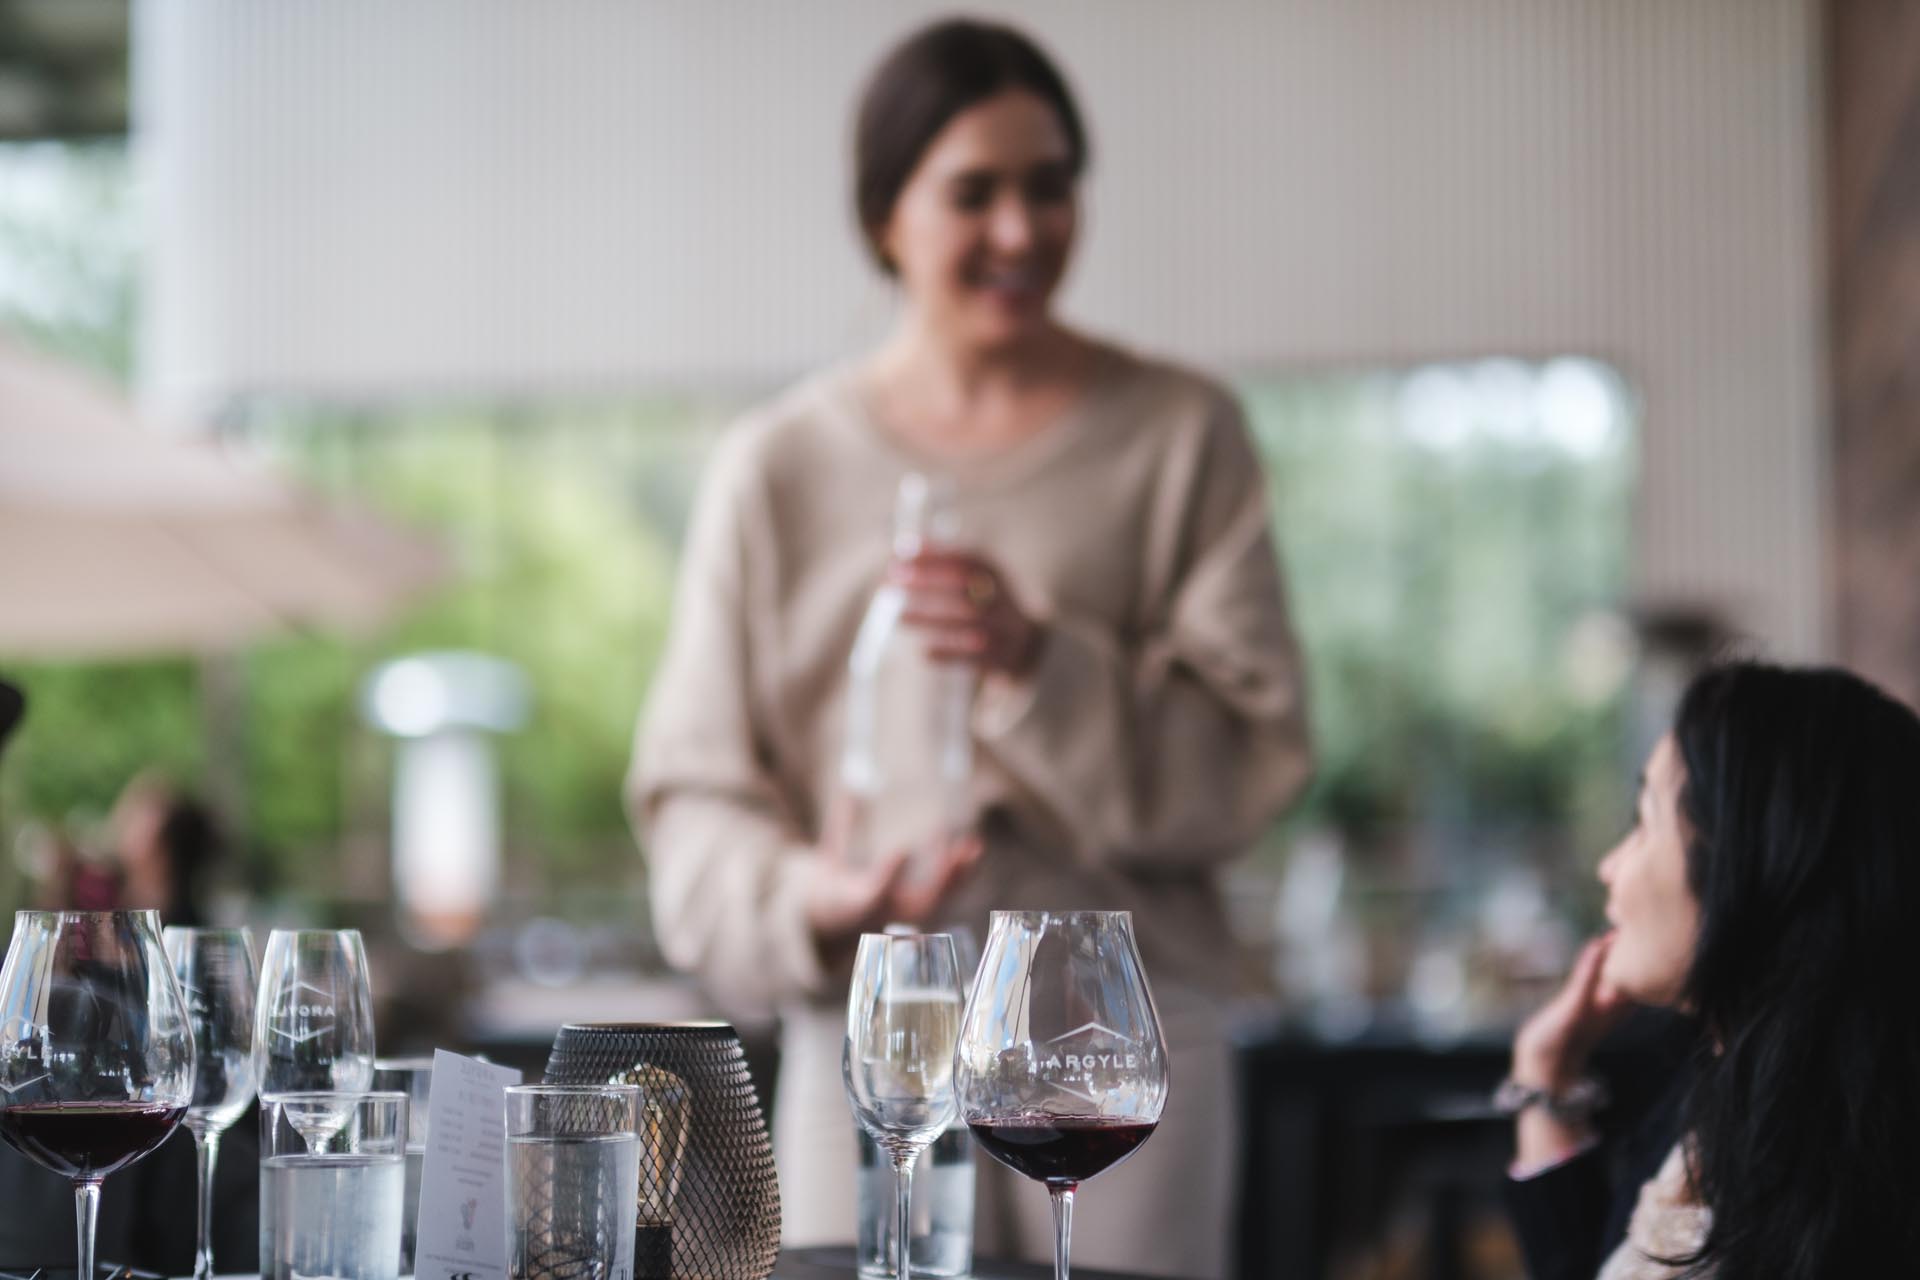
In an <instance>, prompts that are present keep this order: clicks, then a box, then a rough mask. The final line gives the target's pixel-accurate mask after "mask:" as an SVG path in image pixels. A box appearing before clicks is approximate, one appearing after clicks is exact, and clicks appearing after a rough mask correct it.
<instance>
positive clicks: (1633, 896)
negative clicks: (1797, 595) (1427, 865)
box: [1502, 663, 1920, 1280]
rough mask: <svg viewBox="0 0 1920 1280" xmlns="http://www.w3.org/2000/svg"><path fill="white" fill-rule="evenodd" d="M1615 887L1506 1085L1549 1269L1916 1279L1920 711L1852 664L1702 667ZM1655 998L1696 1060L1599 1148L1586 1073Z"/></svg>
mask: <svg viewBox="0 0 1920 1280" xmlns="http://www.w3.org/2000/svg"><path fill="white" fill-rule="evenodd" d="M1600 879H1601V881H1602V882H1603V883H1604V884H1605V885H1606V887H1607V918H1608V920H1609V922H1610V923H1611V924H1612V926H1613V928H1612V931H1611V932H1609V933H1607V934H1605V935H1604V936H1602V937H1600V938H1598V939H1596V940H1595V941H1593V942H1592V943H1590V944H1589V945H1588V946H1587V948H1586V949H1585V950H1584V951H1583V952H1582V953H1581V956H1580V958H1579V960H1578V961H1577V963H1576V965H1575V968H1574V971H1573V974H1572V976H1571V977H1570V978H1569V979H1568V980H1567V983H1566V985H1565V987H1564V988H1563V989H1562V990H1561V992H1560V993H1559V995H1557V996H1556V997H1555V998H1554V999H1553V1000H1552V1001H1550V1002H1549V1003H1548V1004H1547V1005H1546V1006H1545V1007H1543V1008H1542V1009H1541V1010H1540V1011H1539V1012H1538V1013H1537V1014H1535V1015H1534V1016H1533V1018H1532V1019H1530V1020H1529V1021H1528V1022H1527V1023H1526V1024H1525V1025H1524V1026H1523V1027H1522V1028H1521V1030H1520V1032H1519V1033H1518V1035H1517V1036H1516V1037H1515V1041H1514V1049H1513V1075H1512V1079H1511V1081H1510V1082H1509V1083H1508V1084H1506V1085H1503V1086H1502V1092H1503V1093H1505V1094H1508V1095H1509V1097H1508V1102H1509V1105H1512V1106H1518V1107H1519V1108H1520V1109H1519V1115H1518V1120H1517V1136H1518V1152H1517V1156H1516V1160H1515V1164H1514V1167H1513V1170H1512V1177H1511V1178H1510V1179H1509V1182H1508V1185H1507V1198H1508V1201H1509V1205H1510V1208H1511V1209H1512V1212H1513V1216H1514V1222H1515V1226H1516V1228H1517V1229H1518V1232H1519V1235H1520V1239H1521V1244H1522V1247H1523V1251H1524V1253H1525V1255H1526V1258H1527V1262H1528V1267H1529V1273H1530V1274H1531V1275H1532V1276H1533V1277H1534V1280H1575V1278H1578V1280H1592V1277H1594V1276H1596V1275H1598V1276H1600V1277H1602V1280H1654V1278H1665V1277H1671V1276H1679V1275H1683V1274H1684V1275H1701V1276H1722V1277H1727V1278H1728V1280H1732V1278H1733V1277H1740V1280H1750V1278H1752V1277H1778V1278H1780V1280H1813V1277H1821V1276H1829V1277H1830V1276H1867V1275H1888V1274H1894V1273H1896V1272H1897V1273H1899V1274H1910V1273H1911V1271H1912V1269H1913V1266H1914V1260H1915V1259H1916V1258H1920V1213H1917V1212H1916V1211H1915V1206H1916V1205H1920V1163H1916V1161H1915V1159H1914V1152H1915V1150H1916V1149H1920V1088H1916V1081H1920V991H1917V990H1916V988H1915V985H1914V983H1913V972H1914V968H1913V944H1912V932H1913V921H1914V920H1915V918H1916V917H1920V718H1916V716H1915V715H1914V713H1913V712H1912V710H1910V709H1909V708H1907V707H1905V706H1903V705H1901V704H1900V703H1898V702H1896V701H1894V700H1893V699H1891V698H1889V697H1888V696H1886V695H1885V694H1884V693H1882V692H1881V691H1879V690H1878V689H1876V688H1874V687H1873V686H1871V685H1869V684H1867V683H1866V682H1865V681H1863V680H1861V679H1859V678H1858V677H1856V676H1853V675H1850V674H1848V673H1846V672H1843V671H1836V670H1790V669H1782V668H1779V667H1771V666H1761V665H1757V664H1751V663H1740V664H1734V665H1729V666H1724V667H1720V668H1717V669H1712V670H1709V671H1708V672H1707V673H1705V674H1704V675H1702V676H1700V677H1699V678H1697V679H1696V680H1695V681H1694V682H1693V683H1692V684H1691V685H1690V686H1689V687H1688V689H1687V691H1686V693H1685V695H1684V697H1683V698H1682V700H1681V703H1680V708H1679V711H1678V714H1677V716H1676V718H1675V721H1674V726H1673V729H1672V731H1671V732H1669V733H1668V734H1667V735H1666V736H1664V737H1663V738H1661V740H1660V741H1659V743H1658V744H1657V745H1656V746H1655V747H1654V749H1653V753H1652V756H1651V757H1650V758H1649V760H1648V763H1647V767H1646V772H1645V775H1644V777H1643V779H1642V784H1641V790H1640V796H1639V801H1638V807H1637V811H1636V815H1635V821H1634V825H1633V828H1632V830H1631V831H1630V832H1629V833H1628V834H1627V836H1626V837H1625V839H1623V840H1622V841H1621V842H1620V844H1619V845H1618V846H1616V847H1615V848H1614V849H1613V851H1612V852H1610V853H1609V854H1608V855H1607V857H1606V859H1605V860H1604V861H1603V862H1602V863H1601V864H1600ZM1636 1005H1639V1006H1657V1007H1664V1008H1669V1009H1676V1010H1679V1011H1680V1012H1681V1013H1683V1014H1684V1015H1685V1016H1686V1017H1687V1019H1688V1020H1689V1021H1690V1023H1691V1025H1692V1031H1693V1053H1692V1056H1691V1059H1690V1061H1689V1064H1688V1066H1687V1067H1686V1068H1685V1069H1684V1070H1683V1071H1682V1072H1681V1074H1680V1075H1679V1077H1678V1078H1676V1079H1675V1080H1674V1082H1673V1085H1672V1087H1671V1088H1670V1089H1669V1091H1668V1092H1667V1094H1666V1096H1665V1097H1664V1098H1663V1099H1662V1100H1661V1101H1660V1102H1659V1103H1657V1104H1656V1105H1655V1106H1653V1107H1652V1108H1651V1109H1650V1110H1649V1111H1648V1113H1647V1114H1646V1115H1645V1116H1644V1117H1642V1118H1641V1119H1640V1120H1639V1122H1638V1124H1637V1125H1636V1126H1633V1127H1630V1128H1625V1129H1622V1130H1620V1131H1618V1132H1615V1133H1612V1134H1609V1135H1607V1137H1606V1139H1605V1140H1602V1138H1601V1136H1600V1134H1599V1131H1598V1130H1597V1129H1596V1128H1595V1127H1594V1125H1593V1124H1592V1123H1591V1120H1590V1117H1589V1115H1588V1112H1589V1110H1590V1105H1589V1104H1590V1103H1591V1101H1592V1097H1593V1088H1592V1083H1591V1082H1590V1081H1587V1080H1585V1072H1586V1067H1587V1062H1588V1060H1589V1056H1590V1054H1591V1053H1592V1051H1593V1049H1594V1047H1595V1045H1596V1044H1597V1043H1598V1041H1599V1040H1600V1039H1601V1038H1602V1037H1603V1036H1604V1035H1605V1033H1606V1032H1607V1031H1608V1030H1610V1029H1611V1028H1612V1027H1613V1026H1614V1024H1615V1023H1617V1022H1618V1021H1619V1020H1620V1018H1621V1017H1622V1016H1623V1014H1624V1013H1625V1012H1626V1011H1627V1010H1628V1009H1629V1008H1631V1007H1633V1006H1636Z"/></svg>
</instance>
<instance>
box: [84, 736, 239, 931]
mask: <svg viewBox="0 0 1920 1280" xmlns="http://www.w3.org/2000/svg"><path fill="white" fill-rule="evenodd" d="M107 826H108V838H109V840H110V841H111V842H112V847H113V854H114V858H115V860H116V861H117V862H118V864H119V870H120V893H119V902H120V905H122V906H126V907H139V908H150V909H152V910H155V911H158V912H159V913H160V920H161V922H162V923H163V924H177V925H185V926H187V927H190V928H198V927H202V926H205V925H207V924H209V923H211V921H210V919H209V917H208V911H207V905H208V904H207V899H208V894H209V890H210V888H211V885H212V881H213V876H214V873H215V872H216V871H218V869H219V866H220V863H221V861H222V860H223V857H224V854H225V849H226V845H225V841H224V839H223V838H222V836H221V833H220V828H219V826H218V825H217V824H216V823H215V821H214V818H213V813H212V811H210V810H209V809H208V808H207V806H206V805H205V804H203V803H201V802H200V801H199V800H198V799H196V798H195V797H193V796H192V795H189V794H188V793H186V792H185V791H183V790H181V789H180V788H179V787H176V786H175V785H174V784H172V783H171V782H168V781H166V780H165V779H163V778H161V777H160V776H159V775H158V774H154V773H142V774H139V775H138V776H136V777H135V778H134V779H133V780H132V781H131V782H129V783H128V784H127V785H126V787H125V788H124V789H123V790H122V791H121V792H120V797H119V799H118V800H116V801H115V802H114V806H113V813H112V814H111V815H110V816H109V818H108V822H107Z"/></svg>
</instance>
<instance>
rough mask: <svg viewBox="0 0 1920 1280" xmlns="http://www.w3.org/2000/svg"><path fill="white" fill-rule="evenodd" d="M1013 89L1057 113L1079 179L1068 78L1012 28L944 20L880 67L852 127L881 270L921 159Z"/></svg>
mask: <svg viewBox="0 0 1920 1280" xmlns="http://www.w3.org/2000/svg"><path fill="white" fill-rule="evenodd" d="M1007 89H1024V90H1026V91H1027V92H1029V93H1031V94H1034V95H1035V96H1036V97H1038V98H1040V99H1041V100H1042V101H1044V102H1045V103H1046V104H1047V105H1048V106H1050V107H1052V108H1053V111H1054V114H1055V115H1057V116H1058V117H1059V118H1060V128H1061V131H1062V132H1063V133H1065V134H1066V137H1067V150H1068V160H1069V162H1070V163H1071V165H1072V170H1073V176H1074V177H1076V178H1077V177H1079V176H1080V174H1081V172H1082V171H1083V170H1084V169H1085V168H1086V164H1087V135H1086V129H1085V127H1084V126H1083V125H1082V124H1081V122H1080V111H1079V108H1077V107H1076V106H1075V105H1074V102H1073V93H1072V92H1071V91H1070V90H1069V89H1068V88H1067V81H1066V77H1065V76H1063V75H1061V74H1060V69H1059V68H1058V67H1056V66H1055V65H1054V64H1053V62H1052V60H1051V59H1049V58H1048V57H1047V55H1046V54H1045V53H1043V52H1042V51H1041V49H1040V46H1038V45H1036V44H1035V43H1034V42H1033V41H1031V40H1029V39H1028V38H1027V37H1026V36H1024V35H1022V34H1020V33H1019V32H1018V31H1016V30H1014V29H1013V28H1012V27H1007V26H1001V25H999V24H997V23H991V22H979V21H975V20H973V19H970V18H948V19H946V20H944V21H941V22H936V23H934V24H932V25H931V26H927V27H922V28H921V29H920V30H919V31H916V32H915V33H914V34H912V35H910V36H908V37H907V38H906V39H905V40H904V41H902V42H901V43H900V44H899V45H898V46H896V47H895V48H894V50H893V52H891V53H889V54H888V55H887V56H886V58H885V59H884V60H883V61H882V62H881V63H880V65H879V66H878V67H877V68H875V70H874V73H873V77H872V78H871V79H870V80H868V81H867V87H866V89H865V91H864V92H863V93H862V94H861V95H860V110H859V114H858V115H857V117H856V118H855V121H854V136H853V172H854V180H853V203H854V210H855V213H856V214H857V215H858V217H859V220H860V230H861V233H862V234H863V235H864V236H865V237H866V242H867V248H868V249H869V250H870V251H871V252H872V254H873V257H874V260H875V261H876V262H877V263H879V265H880V269H881V270H883V271H885V272H887V273H888V274H892V272H893V264H892V263H891V262H889V261H888V260H887V255H886V251H885V250H884V249H882V248H881V247H880V235H881V232H882V231H883V230H884V228H885V227H886V225H887V221H888V219H890V218H891V217H892V216H893V206H894V202H895V201H896V200H898V199H899V198H900V189H901V188H902V187H904V186H906V185H907V179H908V178H910V177H912V176H913V171H914V169H915V168H917V167H918V166H919V164H920V157H921V156H922V155H924V154H925V153H926V150H927V147H928V146H929V145H930V144H931V143H932V142H933V140H934V138H935V137H936V136H937V135H938V134H939V132H940V131H941V130H942V129H944V128H946V126H947V122H948V121H950V120H952V119H953V118H954V117H955V116H957V115H959V114H960V113H961V112H962V111H965V110H966V109H967V108H968V107H971V106H974V105H975V104H976V103H981V102H985V101H986V100H987V99H988V98H991V97H993V96H994V95H996V94H998V93H1000V92H1002V91H1004V90H1007Z"/></svg>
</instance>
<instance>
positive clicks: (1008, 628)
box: [888, 548, 1045, 679]
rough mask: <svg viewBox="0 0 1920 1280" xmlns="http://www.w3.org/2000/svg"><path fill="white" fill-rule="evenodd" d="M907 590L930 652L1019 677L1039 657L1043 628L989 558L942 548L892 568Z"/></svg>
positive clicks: (912, 620) (909, 619)
mask: <svg viewBox="0 0 1920 1280" xmlns="http://www.w3.org/2000/svg"><path fill="white" fill-rule="evenodd" d="M888 573H889V575H890V576H891V577H892V579H893V580H894V581H895V582H897V583H899V584H900V585H901V586H902V587H904V588H905V589H906V591H907V597H908V599H907V611H906V614H905V619H904V620H905V621H906V623H907V624H908V625H909V626H912V627H918V628H919V629H921V630H922V631H924V632H925V633H926V635H927V656H928V657H930V658H932V659H934V660H935V661H936V662H959V663H965V664H967V665H970V666H973V667H976V668H978V669H979V670H981V671H983V672H999V673H1001V674H1002V675H1006V676H1011V677H1013V678H1015V679H1018V678H1019V677H1021V676H1024V675H1026V674H1027V673H1028V672H1029V671H1031V670H1033V665H1034V663H1035V662H1036V661H1038V660H1039V657H1040V644H1041V641H1042V639H1043V637H1044V636H1045V632H1044V630H1043V629H1042V628H1041V626H1040V624H1039V623H1038V622H1036V621H1035V620H1034V619H1032V618H1030V617H1028V616H1027V613H1026V611H1025V610H1023V609H1022V608H1021V607H1020V603H1019V601H1017V600H1015V599H1014V596H1013V592H1012V591H1011V590H1009V589H1008V587H1007V581H1006V577H1005V575H1003V574H1002V573H1001V572H1000V569H999V567H998V566H996V565H995V564H994V563H993V562H992V561H991V560H988V559H987V558H986V557H985V556H981V555H977V554H975V553H973V552H970V551H956V550H952V549H948V548H939V549H933V550H927V551H922V552H921V553H920V554H919V555H917V556H915V557H913V559H911V560H905V561H896V562H895V563H894V564H893V566H892V567H891V568H890V569H889V570H888Z"/></svg>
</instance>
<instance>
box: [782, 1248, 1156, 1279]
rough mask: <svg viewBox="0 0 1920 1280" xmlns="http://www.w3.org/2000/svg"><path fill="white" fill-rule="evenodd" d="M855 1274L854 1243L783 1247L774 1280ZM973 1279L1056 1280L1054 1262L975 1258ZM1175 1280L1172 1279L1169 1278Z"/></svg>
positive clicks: (1090, 1274) (1081, 1275)
mask: <svg viewBox="0 0 1920 1280" xmlns="http://www.w3.org/2000/svg"><path fill="white" fill-rule="evenodd" d="M853 1274H854V1268H853V1246H852V1245H831V1246H824V1247H820V1248H812V1249H782V1250H781V1251H780V1260H779V1261H778V1262H776V1263H774V1265H773V1278H772V1280H848V1277H850V1276H852V1275H853ZM1073 1277H1074V1280H1148V1278H1147V1277H1145V1276H1142V1275H1140V1274H1139V1273H1138V1272H1130V1271H1095V1270H1092V1269H1091V1268H1088V1267H1082V1266H1077V1265H1076V1266H1075V1267H1074V1268H1073ZM973 1280H1053V1264H1051V1263H1044V1264H1042V1263H1032V1262H994V1261H992V1260H991V1259H987V1258H975V1259H974V1260H973ZM1169 1280H1171V1278H1169Z"/></svg>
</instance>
